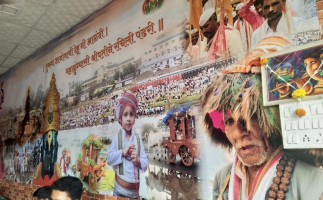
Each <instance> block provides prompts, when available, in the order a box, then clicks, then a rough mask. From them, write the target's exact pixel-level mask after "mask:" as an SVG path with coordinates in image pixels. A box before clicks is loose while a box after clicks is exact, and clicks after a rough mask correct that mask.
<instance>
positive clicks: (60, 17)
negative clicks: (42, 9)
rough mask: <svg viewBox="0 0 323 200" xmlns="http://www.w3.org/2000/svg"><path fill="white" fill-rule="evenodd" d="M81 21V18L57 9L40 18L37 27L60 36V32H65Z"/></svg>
mask: <svg viewBox="0 0 323 200" xmlns="http://www.w3.org/2000/svg"><path fill="white" fill-rule="evenodd" d="M79 21H81V18H77V17H75V16H73V15H69V14H67V13H62V12H60V11H57V10H50V11H49V12H47V13H46V14H45V16H44V17H43V18H41V19H40V20H39V22H38V23H37V25H36V28H37V29H39V30H42V31H47V32H50V33H53V34H55V35H57V36H58V35H60V33H63V32H65V31H67V30H68V29H70V28H71V27H72V26H74V25H76V24H77V23H78V22H79Z"/></svg>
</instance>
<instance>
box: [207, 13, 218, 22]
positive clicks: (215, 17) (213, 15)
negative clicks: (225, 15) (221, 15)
mask: <svg viewBox="0 0 323 200" xmlns="http://www.w3.org/2000/svg"><path fill="white" fill-rule="evenodd" d="M209 20H210V21H218V16H217V15H216V12H214V13H213V14H212V15H211V17H210V18H209Z"/></svg>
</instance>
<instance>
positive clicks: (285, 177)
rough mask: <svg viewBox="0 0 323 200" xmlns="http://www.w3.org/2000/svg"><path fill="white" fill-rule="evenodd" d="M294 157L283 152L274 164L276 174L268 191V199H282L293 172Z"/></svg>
mask: <svg viewBox="0 0 323 200" xmlns="http://www.w3.org/2000/svg"><path fill="white" fill-rule="evenodd" d="M295 162H296V161H295V159H294V158H291V156H290V155H288V154H287V153H285V154H284V155H283V157H282V158H281V159H280V161H279V163H278V165H277V166H276V169H277V170H276V176H275V177H274V178H273V183H272V184H271V186H270V190H269V192H268V200H284V199H285V193H286V192H287V190H288V185H289V183H290V181H289V179H290V178H291V176H292V174H293V170H294V167H295Z"/></svg>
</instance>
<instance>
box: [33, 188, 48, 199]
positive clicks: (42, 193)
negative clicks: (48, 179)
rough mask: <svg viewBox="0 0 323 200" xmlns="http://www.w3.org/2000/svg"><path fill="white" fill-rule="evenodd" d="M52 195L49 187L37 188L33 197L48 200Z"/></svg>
mask: <svg viewBox="0 0 323 200" xmlns="http://www.w3.org/2000/svg"><path fill="white" fill-rule="evenodd" d="M51 193H52V188H51V187H50V186H44V187H41V188H38V189H37V190H36V191H35V192H34V193H33V197H37V198H38V199H46V198H48V199H50V195H51Z"/></svg>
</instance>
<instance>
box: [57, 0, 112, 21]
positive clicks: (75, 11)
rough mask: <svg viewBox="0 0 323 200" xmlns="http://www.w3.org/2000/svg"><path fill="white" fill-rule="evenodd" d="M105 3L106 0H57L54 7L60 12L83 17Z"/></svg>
mask: <svg viewBox="0 0 323 200" xmlns="http://www.w3.org/2000/svg"><path fill="white" fill-rule="evenodd" d="M105 4H107V0H95V1H89V0H58V1H57V2H56V3H55V5H54V8H55V9H57V10H59V11H60V12H64V13H69V14H72V15H74V16H77V17H79V18H83V17H84V16H88V15H90V14H91V13H93V11H94V10H97V9H100V8H102V7H103V6H104V5H105Z"/></svg>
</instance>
